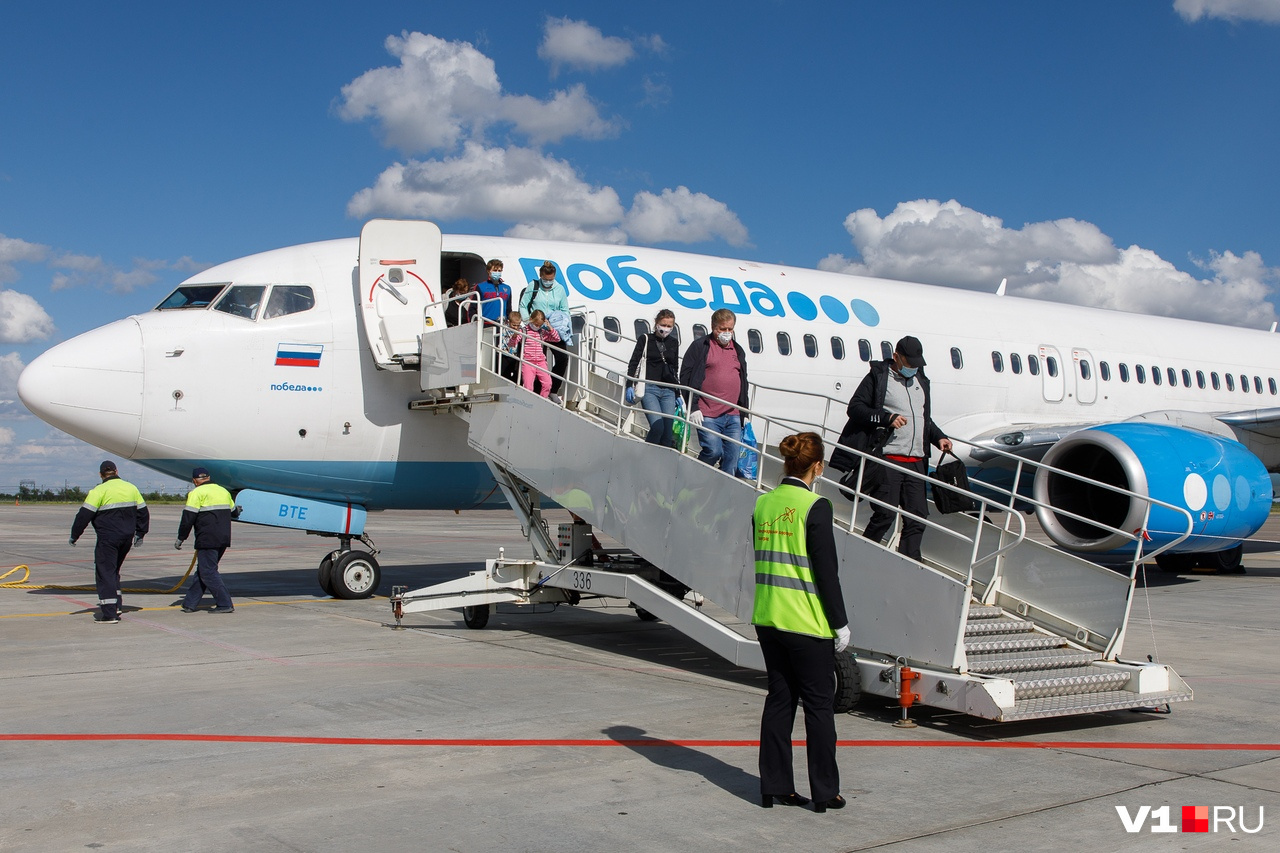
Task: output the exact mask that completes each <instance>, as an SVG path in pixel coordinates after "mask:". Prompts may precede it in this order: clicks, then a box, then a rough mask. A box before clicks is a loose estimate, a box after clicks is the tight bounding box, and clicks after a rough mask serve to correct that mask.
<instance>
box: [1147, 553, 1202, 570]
mask: <svg viewBox="0 0 1280 853" xmlns="http://www.w3.org/2000/svg"><path fill="white" fill-rule="evenodd" d="M1196 556H1197V555H1195V554H1160V555H1158V556H1157V557H1156V565H1157V566H1159V567H1160V571H1162V572H1165V573H1166V574H1171V575H1176V574H1178V573H1179V572H1189V571H1191V570H1192V569H1194V568H1195V567H1196Z"/></svg>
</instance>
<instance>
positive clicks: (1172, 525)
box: [1035, 422, 1271, 554]
mask: <svg viewBox="0 0 1280 853" xmlns="http://www.w3.org/2000/svg"><path fill="white" fill-rule="evenodd" d="M1044 463H1045V464H1046V465H1051V466H1053V467H1054V468H1060V469H1062V470H1063V471H1068V472H1070V473H1072V474H1078V475H1080V476H1082V477H1088V478H1090V479H1092V480H1098V481H1100V482H1103V483H1108V484H1110V485H1113V486H1119V487H1121V488H1125V489H1128V490H1129V491H1131V492H1136V493H1137V494H1138V495H1141V496H1144V497H1151V498H1155V499H1156V500H1161V501H1165V502H1167V503H1170V504H1173V505H1174V506H1178V507H1182V508H1184V509H1186V510H1187V511H1188V512H1189V513H1191V520H1192V526H1191V535H1190V536H1189V537H1188V538H1187V540H1186V541H1185V542H1181V543H1179V544H1178V545H1177V546H1176V547H1175V548H1174V549H1173V550H1175V551H1178V552H1188V551H1221V550H1223V549H1226V548H1230V547H1232V546H1233V545H1235V544H1237V543H1238V542H1239V541H1241V540H1243V539H1247V538H1248V537H1249V536H1252V535H1253V533H1254V532H1255V531H1257V529H1258V528H1259V527H1261V526H1262V523H1263V522H1264V521H1266V518H1267V514H1268V513H1270V512H1271V477H1270V475H1269V474H1268V473H1267V470H1266V468H1265V467H1263V465H1262V462H1261V461H1260V460H1259V459H1258V458H1257V457H1256V456H1254V455H1253V454H1252V453H1250V452H1249V451H1248V450H1247V449H1246V448H1245V446H1244V445H1243V444H1240V443H1239V442H1238V441H1233V440H1231V439H1228V438H1222V437H1220V436H1216V435H1210V434H1209V433H1204V432H1199V431H1196V430H1191V429H1185V428H1183V427H1176V426H1166V425H1162V424H1151V423H1137V422H1134V423H1118V424H1108V425H1106V426H1100V427H1093V428H1090V429H1085V430H1080V431H1079V432H1073V433H1071V434H1070V435H1068V436H1067V437H1066V438H1064V439H1062V440H1061V441H1059V442H1057V443H1056V444H1054V445H1053V447H1051V448H1050V449H1049V452H1048V453H1046V454H1045V456H1044ZM1035 497H1036V500H1038V501H1040V502H1041V503H1042V504H1048V505H1049V506H1051V507H1054V508H1056V509H1060V510H1066V511H1068V512H1073V513H1075V514H1077V515H1081V516H1084V517H1086V518H1090V519H1094V520H1096V521H1097V522H1099V523H1101V524H1105V525H1107V526H1108V527H1112V528H1117V529H1119V530H1124V531H1128V532H1130V533H1133V532H1137V531H1140V530H1141V529H1142V528H1143V527H1144V526H1145V527H1146V530H1147V534H1148V536H1149V537H1150V540H1151V541H1150V542H1149V543H1148V544H1146V545H1144V550H1146V551H1150V550H1153V549H1155V548H1157V547H1159V546H1161V545H1164V544H1167V543H1169V542H1171V541H1173V540H1175V539H1177V538H1178V537H1179V536H1181V535H1182V533H1183V532H1184V531H1185V530H1186V517H1185V516H1183V515H1182V514H1181V513H1178V512H1174V511H1172V510H1170V509H1169V508H1168V507H1164V506H1160V505H1158V504H1149V503H1147V502H1146V501H1143V500H1141V499H1140V498H1133V497H1129V496H1127V495H1121V494H1117V493H1115V492H1112V491H1109V490H1106V489H1103V488H1100V487H1098V486H1092V485H1089V484H1088V483H1082V482H1080V481H1079V480H1074V479H1072V478H1070V477H1065V476H1062V475H1061V474H1058V473H1055V472H1051V471H1048V470H1045V469H1043V468H1042V469H1040V470H1038V471H1037V472H1036V479H1035ZM1148 506H1150V507H1151V516H1150V518H1149V519H1148V518H1147V517H1146V512H1147V507H1148ZM1036 515H1037V516H1038V517H1039V519H1040V526H1041V527H1043V528H1044V531H1045V533H1047V534H1048V535H1049V538H1050V539H1052V540H1053V541H1054V542H1055V543H1057V544H1058V545H1060V546H1061V547H1063V548H1066V549H1067V550H1070V551H1084V552H1089V553H1095V554H1096V553H1102V552H1112V553H1117V552H1125V551H1127V552H1129V553H1132V552H1133V546H1134V542H1133V540H1131V539H1128V538H1127V537H1124V536H1122V535H1120V534H1119V533H1114V532H1112V531H1110V530H1104V529H1102V528H1100V527H1096V526H1094V525H1092V524H1089V523H1087V522H1084V521H1080V520H1079V519H1075V518H1071V517H1069V516H1066V515H1063V514H1061V513H1059V512H1054V511H1053V510H1051V509H1047V508H1046V507H1044V506H1039V507H1037V508H1036Z"/></svg>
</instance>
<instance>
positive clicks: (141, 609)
mask: <svg viewBox="0 0 1280 853" xmlns="http://www.w3.org/2000/svg"><path fill="white" fill-rule="evenodd" d="M378 598H380V599H382V600H383V601H386V600H387V597H386V596H385V595H377V596H370V599H378ZM343 601H344V599H341V598H299V599H296V600H294V601H246V602H243V603H241V602H236V605H235V606H236V609H237V610H239V609H240V608H241V607H258V606H262V605H268V606H276V605H281V604H339V603H342V602H343ZM181 607H182V605H180V604H170V605H168V606H166V607H136V608H130V609H129V610H126V611H125V612H124V613H123V614H122V615H124V616H125V617H128V616H131V615H133V614H134V613H145V612H147V611H160V610H179V609H180V608H181ZM97 609H98V608H97V607H96V606H94V607H90V608H87V609H85V608H81V609H80V610H65V611H63V612H61V613H8V614H4V615H0V619H30V618H33V617H48V616H83V615H84V614H86V613H92V612H93V611H95V610H97ZM204 609H206V610H207V609H208V608H204Z"/></svg>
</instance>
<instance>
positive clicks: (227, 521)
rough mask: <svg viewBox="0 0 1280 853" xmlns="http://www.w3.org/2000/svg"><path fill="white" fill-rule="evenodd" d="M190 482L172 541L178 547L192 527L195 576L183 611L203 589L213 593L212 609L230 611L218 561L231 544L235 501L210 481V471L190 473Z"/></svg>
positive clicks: (196, 602)
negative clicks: (190, 488) (173, 540)
mask: <svg viewBox="0 0 1280 853" xmlns="http://www.w3.org/2000/svg"><path fill="white" fill-rule="evenodd" d="M191 482H192V483H194V484H195V488H194V489H192V490H191V491H190V492H189V493H187V505H186V507H184V508H183V510H182V521H181V522H179V524H178V539H177V541H176V542H174V544H173V547H175V548H181V547H182V543H183V541H185V540H186V538H187V536H188V534H190V533H191V530H192V528H194V529H195V533H196V541H195V544H196V576H195V579H194V580H192V581H191V587H190V588H189V589H188V590H187V594H186V597H185V598H184V599H183V601H182V609H183V611H184V612H186V613H191V612H193V611H195V609H196V607H197V605H199V604H200V599H201V598H203V597H204V593H205V590H208V591H209V594H210V595H212V596H213V603H214V609H213V612H214V613H230V612H232V611H233V610H234V609H235V608H234V607H233V606H232V604H231V594H230V593H229V592H227V587H226V586H225V585H224V584H223V583H222V576H221V575H220V574H218V562H219V561H220V560H221V559H222V555H223V553H225V552H226V550H227V548H229V547H230V546H231V516H232V511H233V510H234V509H235V502H234V501H233V500H232V498H231V493H230V492H228V491H227V490H226V489H224V488H222V486H219V485H218V484H217V483H212V482H210V481H209V472H208V471H206V470H205V469H204V468H197V469H195V470H194V471H192V472H191Z"/></svg>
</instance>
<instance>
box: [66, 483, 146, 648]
mask: <svg viewBox="0 0 1280 853" xmlns="http://www.w3.org/2000/svg"><path fill="white" fill-rule="evenodd" d="M98 476H100V477H102V482H101V483H100V484H99V485H97V486H94V487H93V490H92V491H90V492H89V494H88V495H87V496H86V497H85V499H84V504H82V505H81V507H80V511H79V512H77V513H76V520H75V521H74V522H72V524H71V538H70V539H69V540H68V541H69V542H70V543H71V544H72V545H75V544H76V540H77V539H79V538H80V534H82V533H84V530H85V528H86V527H88V526H89V525H90V524H92V525H93V530H94V533H96V534H97V535H98V544H97V545H96V546H95V547H94V549H93V579H94V583H95V585H96V586H97V587H98V610H99V613H98V615H97V616H95V617H93V621H95V622H97V623H99V624H115V623H116V622H119V621H120V612H121V611H122V610H124V600H123V598H121V596H120V567H121V566H123V565H124V558H125V557H127V556H128V555H129V550H130V549H131V548H133V547H134V546H137V545H141V544H142V537H144V536H146V535H147V530H149V529H150V526H151V512H150V510H148V509H147V502H146V501H144V500H143V499H142V493H141V492H139V491H138V489H137V487H136V486H134V485H133V483H129V482H126V481H124V480H121V479H120V475H119V474H118V473H116V463H114V462H112V461H111V460H110V459H108V460H107V461H105V462H103V463H102V464H101V465H99V466H98Z"/></svg>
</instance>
